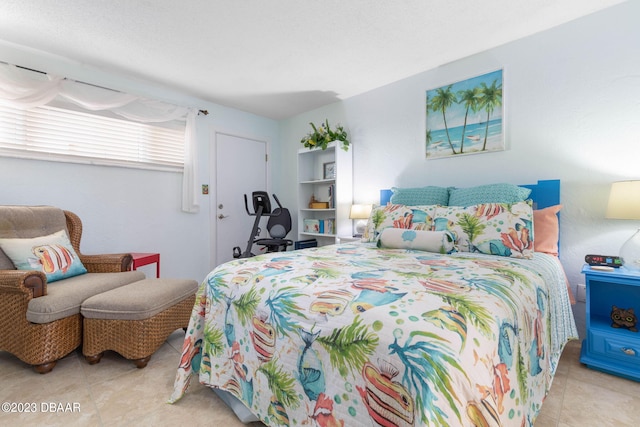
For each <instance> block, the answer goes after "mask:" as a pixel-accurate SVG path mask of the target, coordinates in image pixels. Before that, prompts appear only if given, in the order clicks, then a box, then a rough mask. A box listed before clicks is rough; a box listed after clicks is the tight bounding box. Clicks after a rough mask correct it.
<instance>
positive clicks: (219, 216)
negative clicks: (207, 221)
mask: <svg viewBox="0 0 640 427" xmlns="http://www.w3.org/2000/svg"><path fill="white" fill-rule="evenodd" d="M225 218H229V215H222V214H220V215H218V219H225Z"/></svg>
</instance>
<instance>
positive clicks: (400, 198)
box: [390, 186, 449, 206]
mask: <svg viewBox="0 0 640 427" xmlns="http://www.w3.org/2000/svg"><path fill="white" fill-rule="evenodd" d="M391 191H393V194H392V195H391V201H390V202H391V204H394V205H409V206H419V205H444V206H446V205H447V203H448V202H449V189H448V188H445V187H434V186H427V187H419V188H398V187H393V188H391Z"/></svg>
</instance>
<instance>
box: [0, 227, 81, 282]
mask: <svg viewBox="0 0 640 427" xmlns="http://www.w3.org/2000/svg"><path fill="white" fill-rule="evenodd" d="M0 247H1V248H2V250H3V251H4V253H5V254H7V256H8V257H9V259H11V262H13V265H15V267H16V269H18V270H38V271H42V272H43V273H44V274H45V275H46V276H47V282H49V283H51V282H55V281H56V280H61V279H66V278H68V277H72V276H77V275H80V274H84V273H86V272H87V269H86V268H85V267H84V265H83V264H82V261H80V257H79V256H78V254H77V253H76V251H75V250H74V249H73V246H71V242H70V241H69V237H68V236H67V232H66V231H65V230H60V231H58V232H56V233H53V234H50V235H48V236H41V237H34V238H31V239H26V238H2V239H0Z"/></svg>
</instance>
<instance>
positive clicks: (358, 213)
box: [349, 205, 371, 219]
mask: <svg viewBox="0 0 640 427" xmlns="http://www.w3.org/2000/svg"><path fill="white" fill-rule="evenodd" d="M369 215H371V205H351V212H349V218H350V219H369Z"/></svg>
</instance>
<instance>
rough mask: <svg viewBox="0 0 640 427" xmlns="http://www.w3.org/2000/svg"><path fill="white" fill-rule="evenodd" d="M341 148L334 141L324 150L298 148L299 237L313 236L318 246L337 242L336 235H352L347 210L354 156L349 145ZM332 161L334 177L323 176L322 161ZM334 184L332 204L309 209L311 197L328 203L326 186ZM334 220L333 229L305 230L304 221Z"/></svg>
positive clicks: (349, 201) (323, 165)
mask: <svg viewBox="0 0 640 427" xmlns="http://www.w3.org/2000/svg"><path fill="white" fill-rule="evenodd" d="M349 148H350V149H349V151H344V150H343V149H342V148H340V146H336V143H335V142H332V143H330V144H329V146H328V147H327V149H326V150H322V149H319V148H316V149H313V150H309V149H308V148H301V149H299V150H298V238H299V240H306V239H316V240H317V241H318V246H324V245H330V244H333V243H337V242H338V236H341V237H347V236H351V235H352V234H353V228H352V222H351V221H352V220H350V219H349V210H350V209H351V203H352V202H353V192H352V190H353V171H352V166H353V160H352V159H353V157H352V154H351V147H349ZM331 162H335V169H334V170H335V178H328V179H325V178H324V169H325V164H327V163H331ZM330 187H333V189H334V196H333V206H330V207H329V208H326V209H311V208H310V207H309V202H310V200H311V196H314V197H315V199H316V200H317V201H319V202H330V196H329V188H330ZM330 219H333V220H334V229H333V230H324V231H323V232H322V233H320V232H310V231H305V220H317V221H325V222H324V224H327V220H330Z"/></svg>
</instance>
